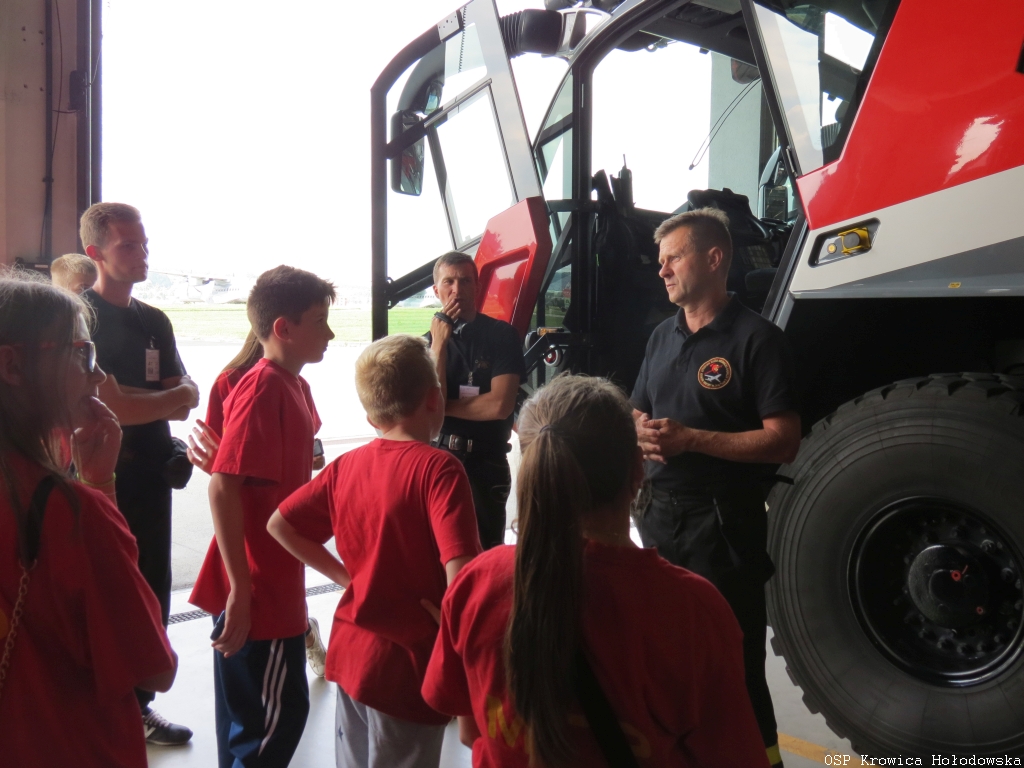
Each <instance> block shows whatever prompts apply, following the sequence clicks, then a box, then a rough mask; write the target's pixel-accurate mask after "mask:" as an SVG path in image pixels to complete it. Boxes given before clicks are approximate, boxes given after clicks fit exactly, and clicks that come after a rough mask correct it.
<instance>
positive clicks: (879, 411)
mask: <svg viewBox="0 0 1024 768" xmlns="http://www.w3.org/2000/svg"><path fill="white" fill-rule="evenodd" d="M787 474H791V475H792V476H793V479H794V485H792V486H786V485H779V486H777V487H776V489H775V491H774V492H773V493H772V495H771V497H770V498H769V500H768V505H769V521H770V529H769V547H770V550H771V553H772V557H773V559H774V561H775V564H776V568H777V573H776V576H775V578H774V579H773V580H772V581H771V582H770V586H769V592H768V600H769V614H770V617H771V619H770V620H771V624H772V627H773V630H774V633H775V638H774V640H773V646H774V648H775V651H776V653H778V654H780V655H782V656H784V657H785V659H786V663H787V666H788V669H789V672H790V675H791V676H792V678H793V680H794V682H796V683H797V684H798V685H800V686H801V687H802V688H803V690H804V693H805V696H804V701H805V702H806V703H807V705H808V707H809V708H810V709H811V710H812V711H820V712H821V713H822V714H823V715H824V716H825V719H826V720H827V721H828V723H829V725H830V726H831V727H832V728H833V730H835V731H836V732H837V733H838V734H839V735H840V736H845V737H848V738H849V739H850V740H851V742H852V744H853V746H854V748H855V749H856V750H857V751H859V752H861V753H862V754H871V755H878V756H895V755H908V754H911V755H932V754H947V755H948V754H971V755H975V754H976V755H1003V754H1010V755H1022V754H1024V652H1022V651H1024V585H1022V579H1024V379H1020V378H1015V377H1008V376H1000V375H992V374H963V375H936V376H930V377H927V378H921V379H913V380H908V381H901V382H897V383H895V384H891V385H889V386H886V387H882V388H880V389H878V390H875V391H873V392H869V393H868V394H866V395H863V396H862V397H859V398H857V399H856V400H853V401H852V402H849V403H847V404H845V405H843V406H841V407H840V408H839V409H838V410H837V411H836V412H835V413H833V414H832V415H831V416H829V417H827V418H825V419H823V420H822V421H821V422H819V423H818V424H816V425H815V426H814V428H813V430H812V432H811V434H810V435H808V437H807V438H805V440H804V443H803V445H802V447H801V450H800V455H799V457H798V458H797V460H796V462H794V464H793V465H792V467H791V468H790V471H789V472H787Z"/></svg>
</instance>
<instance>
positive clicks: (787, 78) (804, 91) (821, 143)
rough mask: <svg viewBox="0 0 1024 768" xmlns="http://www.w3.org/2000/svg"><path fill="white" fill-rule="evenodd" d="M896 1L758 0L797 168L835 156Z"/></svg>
mask: <svg viewBox="0 0 1024 768" xmlns="http://www.w3.org/2000/svg"><path fill="white" fill-rule="evenodd" d="M897 2H898V0H880V1H879V0H874V1H873V2H863V3H862V2H861V1H860V0H828V1H827V2H818V3H807V2H802V1H801V0H761V2H755V3H754V15H755V18H756V19H757V25H758V28H759V32H760V37H761V40H762V42H763V44H764V51H765V55H766V57H767V59H768V67H769V69H770V71H771V78H772V83H773V85H774V87H775V93H776V96H777V98H778V100H779V103H780V106H781V109H782V112H783V117H784V119H785V121H786V128H787V130H788V132H789V139H790V143H791V146H792V148H793V151H794V152H795V153H796V158H797V163H798V164H799V172H800V173H801V174H805V173H808V172H810V171H813V170H814V169H815V168H819V167H821V166H822V165H824V164H825V163H829V162H832V161H833V160H835V159H837V158H838V157H839V153H840V151H841V150H842V146H843V143H844V142H845V141H846V136H847V134H848V133H849V126H850V124H851V123H852V122H853V117H854V112H855V111H856V108H857V103H858V101H859V99H860V96H861V94H862V93H863V91H864V87H865V86H866V80H867V76H868V75H869V74H870V69H871V66H872V65H873V62H874V59H875V58H876V57H877V56H878V51H879V50H880V49H881V43H882V40H881V39H880V36H879V30H880V29H881V28H882V26H883V24H884V22H885V20H887V19H890V18H891V17H892V11H893V8H894V6H895V5H896V4H897Z"/></svg>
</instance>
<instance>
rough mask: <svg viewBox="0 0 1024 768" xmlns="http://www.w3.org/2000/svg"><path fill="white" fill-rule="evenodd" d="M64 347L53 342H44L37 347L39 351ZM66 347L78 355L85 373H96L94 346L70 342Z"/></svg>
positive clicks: (89, 343)
mask: <svg viewBox="0 0 1024 768" xmlns="http://www.w3.org/2000/svg"><path fill="white" fill-rule="evenodd" d="M62 346H65V345H64V344H57V343H56V342H53V341H44V342H43V343H42V344H40V345H39V348H40V349H57V348H58V347H62ZM67 346H69V347H71V348H72V349H74V350H75V352H76V353H78V356H79V357H80V358H81V359H82V362H83V363H84V366H83V367H84V368H85V372H86V373H96V344H95V343H94V342H91V341H85V340H82V341H72V342H70V343H69V344H67Z"/></svg>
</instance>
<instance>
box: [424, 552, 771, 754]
mask: <svg viewBox="0 0 1024 768" xmlns="http://www.w3.org/2000/svg"><path fill="white" fill-rule="evenodd" d="M584 562H585V568H586V578H585V597H584V617H583V636H584V645H585V648H586V652H587V656H588V659H589V661H590V664H591V667H592V668H593V669H594V674H595V675H596V676H597V679H598V681H599V682H600V684H601V687H602V689H603V690H604V692H605V695H606V696H607V698H608V700H609V703H610V704H611V706H612V709H613V710H614V711H615V713H616V715H617V716H618V718H619V722H620V724H621V725H622V730H623V732H624V733H625V734H626V737H627V738H628V739H629V742H630V744H631V745H632V747H633V753H634V754H635V755H636V757H637V760H638V762H639V763H640V765H641V766H651V767H652V768H653V767H654V766H658V767H659V768H671V767H673V766H678V768H691V767H695V766H711V765H713V766H716V768H733V767H734V768H758V767H759V766H764V768H767V766H768V760H767V756H766V754H765V750H764V745H763V743H762V741H761V736H760V733H759V731H758V729H757V722H756V721H755V719H754V712H753V709H752V708H751V706H750V700H749V698H748V696H747V689H746V685H745V684H744V676H743V651H742V634H741V633H740V629H739V625H738V624H737V623H736V619H735V618H734V617H733V615H732V611H731V609H730V608H729V605H728V603H726V601H725V599H724V598H723V597H722V596H721V595H720V594H719V593H718V591H717V590H716V589H715V588H714V587H713V586H712V585H711V584H710V583H709V582H707V581H705V580H704V579H703V578H701V577H700V576H697V575H696V574H693V573H690V572H689V571H687V570H684V569H683V568H678V567H676V566H674V565H671V564H669V563H668V562H666V561H665V560H663V559H662V558H661V557H659V556H658V554H657V553H656V552H655V551H654V550H652V549H639V548H635V547H609V546H603V545H601V544H597V543H595V542H588V543H587V547H586V553H585V560H584ZM514 565H515V548H514V547H507V546H506V547H496V548H495V549H491V550H489V551H487V552H485V553H484V554H483V555H481V556H480V557H477V558H476V559H475V560H473V561H472V562H471V563H470V564H469V565H467V566H466V567H465V568H464V569H463V570H462V571H461V572H460V573H459V575H458V577H457V578H456V579H455V581H454V582H453V583H452V585H451V587H449V589H448V592H447V594H446V595H445V599H444V603H443V607H442V619H441V631H440V633H439V634H438V638H437V643H436V644H435V646H434V653H433V655H432V657H431V659H430V664H429V666H428V668H427V676H426V679H425V681H424V683H423V696H424V698H425V699H426V701H427V702H428V703H429V704H430V705H431V706H433V707H434V708H435V709H438V710H440V711H441V712H445V713H447V714H450V715H472V717H473V719H474V721H475V722H476V726H477V728H478V729H479V731H480V733H481V734H482V735H481V736H480V738H478V739H477V740H476V742H475V743H474V744H473V766H474V768H483V767H484V766H501V767H502V768H507V767H515V766H522V768H527V766H528V765H529V756H528V755H527V752H526V742H527V739H526V729H525V727H524V724H523V721H522V719H521V718H519V717H518V715H517V714H516V712H515V709H514V707H513V706H512V704H511V702H510V701H509V696H508V693H507V692H506V690H505V675H504V668H503V661H502V643H503V639H504V635H505V628H506V626H507V624H508V617H509V612H510V610H511V605H512V576H513V569H514ZM568 721H569V727H570V728H571V729H572V733H573V735H574V736H575V741H576V747H577V759H576V764H577V765H581V766H582V765H586V766H603V765H606V761H605V760H604V757H603V756H602V754H601V752H600V749H599V747H598V745H597V742H596V741H595V740H594V738H593V736H592V735H591V733H590V729H589V726H588V725H587V721H586V719H585V718H584V717H583V713H582V710H580V709H579V708H578V707H575V708H573V710H571V711H570V712H569V713H568Z"/></svg>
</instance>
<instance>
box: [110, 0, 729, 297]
mask: <svg viewBox="0 0 1024 768" xmlns="http://www.w3.org/2000/svg"><path fill="white" fill-rule="evenodd" d="M457 5H458V0H404V2H401V1H395V0H393V1H392V2H391V3H389V4H388V5H387V6H386V7H385V6H383V5H382V4H380V3H376V2H338V0H295V1H294V2H292V3H289V4H287V5H282V4H281V3H279V2H269V1H268V0H178V1H177V2H174V3H171V2H162V3H154V2H139V0H106V2H105V4H104V8H103V14H104V29H103V33H104V39H103V90H104V93H103V98H104V104H103V110H104V111H103V142H104V144H103V198H104V199H105V200H117V201H122V202H129V203H132V204H133V205H136V206H137V207H138V208H140V209H141V211H142V214H143V220H144V222H145V224H146V229H147V233H148V235H149V237H150V241H151V254H152V255H151V260H150V264H151V268H152V269H154V270H161V271H184V272H189V271H192V272H195V273H197V274H217V275H221V274H224V275H231V274H237V275H240V276H241V275H255V274H258V273H259V272H261V271H263V270H264V269H267V268H269V267H273V266H276V265H277V264H281V263H289V264H294V265H296V266H301V267H303V268H306V269H310V270H313V271H315V272H317V273H319V274H322V275H323V276H325V277H330V278H333V279H335V280H336V281H337V282H339V283H348V284H358V283H365V284H368V283H369V241H370V205H369V91H370V86H371V84H372V82H373V80H374V79H375V78H376V76H377V75H378V73H379V72H380V71H381V69H383V67H384V66H385V65H386V64H387V62H388V61H389V60H390V59H391V58H392V57H393V56H394V55H395V54H396V53H397V52H398V50H400V49H401V48H402V47H403V46H404V45H405V44H407V43H408V42H409V41H411V40H412V39H413V38H414V37H416V36H417V35H419V34H420V33H422V32H423V31H425V30H426V29H428V28H429V27H430V26H432V25H433V24H436V23H437V22H438V21H439V20H440V19H441V18H443V17H445V16H446V15H448V14H449V13H451V12H452V10H453V9H454V7H455V6H457ZM497 6H498V11H499V13H501V14H506V13H510V12H512V11H515V10H519V9H521V8H524V7H537V8H539V7H543V0H497ZM613 55H614V56H618V55H620V54H619V53H618V52H617V53H616V54H613ZM621 55H622V56H623V57H632V63H630V62H626V64H624V65H623V66H622V68H621V71H619V70H617V72H616V74H615V75H614V76H611V75H606V76H605V77H604V82H607V83H608V86H607V88H608V91H609V92H612V93H613V95H614V92H618V93H626V94H628V98H626V99H625V101H623V100H622V99H621V97H620V96H618V95H614V101H613V97H612V96H609V99H608V101H607V102H606V103H605V104H604V105H603V107H602V105H601V104H596V105H595V110H597V111H596V112H595V117H597V118H600V122H598V121H597V120H595V125H596V126H603V127H602V128H601V129H600V130H596V134H597V135H596V136H595V167H598V168H600V167H604V168H606V169H607V170H608V171H609V172H614V173H618V169H619V167H620V165H621V156H622V153H623V152H625V153H626V154H627V159H628V160H629V162H630V166H631V167H632V168H634V186H635V189H636V190H637V198H638V200H637V202H638V203H639V204H641V205H644V206H645V207H651V208H660V209H662V210H666V211H670V210H672V209H673V208H675V207H676V206H677V205H679V204H680V203H682V202H683V201H684V200H685V197H686V192H687V191H688V190H689V189H693V188H703V187H704V186H706V179H707V164H706V163H707V161H705V163H704V165H703V166H701V167H698V169H696V170H695V171H694V172H692V173H686V165H687V164H688V163H689V161H690V158H691V157H692V156H693V153H694V151H695V150H696V148H697V146H698V145H699V144H700V141H701V140H702V139H703V138H704V136H705V135H706V134H707V129H708V124H709V115H708V103H709V77H710V62H709V59H710V57H707V56H700V55H699V54H697V53H696V52H695V50H694V49H692V48H691V47H689V46H681V45H680V46H671V47H670V48H669V49H668V50H667V51H662V52H657V53H655V54H648V53H645V52H640V53H638V54H621ZM652 56H654V57H659V60H663V61H665V62H666V63H669V64H671V66H672V67H673V69H674V70H675V78H676V80H675V82H676V84H675V85H674V86H672V87H671V88H668V89H666V84H665V82H664V80H661V79H660V78H656V77H650V76H648V77H646V78H644V77H643V76H642V74H640V75H639V79H638V72H639V70H636V66H642V65H643V61H642V59H643V58H648V57H652ZM513 68H514V71H515V74H516V78H517V83H518V86H519V91H520V97H521V99H522V101H523V108H524V113H525V115H526V121H527V126H528V128H529V130H530V132H531V134H533V133H534V132H535V131H536V128H537V126H538V124H539V122H540V120H541V119H542V117H543V113H544V110H545V109H546V107H547V104H548V102H549V101H550V99H551V97H552V96H553V95H554V88H555V87H556V86H557V84H558V82H559V80H560V79H561V75H562V74H563V73H564V71H565V64H564V62H561V61H559V60H553V59H542V58H541V57H537V56H530V55H527V56H523V57H520V58H518V59H516V60H515V61H514V62H513ZM607 70H608V71H609V72H610V71H611V67H610V66H609V67H608V68H607ZM634 70H636V71H634ZM600 72H601V70H600V69H599V70H598V73H599V74H600ZM693 75H699V76H697V77H694V76H693ZM595 82H596V88H597V90H598V95H597V99H600V89H601V85H602V82H603V81H602V80H601V79H600V78H597V79H596V81H595ZM602 115H603V116H602ZM715 117H717V116H715ZM666 142H668V143H669V145H670V146H671V149H672V154H673V157H670V158H668V160H670V161H672V162H671V163H670V165H669V166H668V167H666V157H665V155H664V151H660V152H659V148H664V147H665V146H666ZM676 152H678V153H679V157H675V156H674V155H675V153H676ZM638 166H639V167H641V168H642V167H644V166H647V167H649V168H650V171H649V172H648V173H647V174H641V173H640V172H638V171H637V170H636V169H637V168H638ZM675 166H678V167H675ZM655 170H658V171H661V172H662V173H660V174H659V175H660V176H661V178H658V179H657V180H655V178H654V174H653V171H655ZM669 171H670V172H669ZM428 172H430V167H429V165H428ZM645 198H646V199H645ZM410 202H412V201H410ZM495 213H497V211H495ZM439 223H440V224H441V225H443V219H442V220H441V221H440V222H439ZM431 255H433V254H427V258H429V257H430V256H431ZM424 260H425V259H424Z"/></svg>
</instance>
